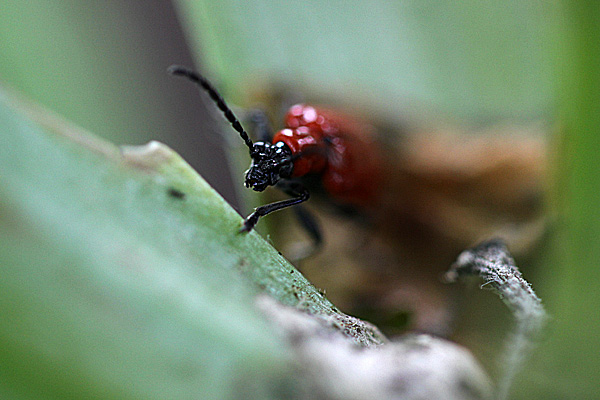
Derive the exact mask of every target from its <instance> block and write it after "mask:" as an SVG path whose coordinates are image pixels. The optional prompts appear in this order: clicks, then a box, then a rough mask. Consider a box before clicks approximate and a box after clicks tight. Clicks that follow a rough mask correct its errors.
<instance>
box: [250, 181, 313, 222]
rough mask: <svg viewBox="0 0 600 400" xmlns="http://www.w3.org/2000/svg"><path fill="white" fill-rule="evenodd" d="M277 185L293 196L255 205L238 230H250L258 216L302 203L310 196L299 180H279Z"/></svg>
mask: <svg viewBox="0 0 600 400" xmlns="http://www.w3.org/2000/svg"><path fill="white" fill-rule="evenodd" d="M277 186H278V187H279V188H280V189H281V190H283V191H284V192H285V193H287V194H289V195H290V196H294V198H292V199H287V200H281V201H277V202H275V203H271V204H266V205H264V206H260V207H257V208H256V209H254V212H253V213H252V214H250V215H248V217H247V218H246V219H245V220H244V225H243V226H242V228H241V229H240V232H250V231H251V230H252V228H254V226H255V225H256V223H257V222H258V220H259V218H260V217H264V216H265V215H267V214H270V213H272V212H274V211H278V210H281V209H283V208H287V207H291V206H294V205H296V204H300V203H303V202H305V201H306V200H308V198H309V197H310V193H309V192H308V189H306V188H305V187H304V185H302V184H301V183H300V182H296V181H280V184H278V185H277Z"/></svg>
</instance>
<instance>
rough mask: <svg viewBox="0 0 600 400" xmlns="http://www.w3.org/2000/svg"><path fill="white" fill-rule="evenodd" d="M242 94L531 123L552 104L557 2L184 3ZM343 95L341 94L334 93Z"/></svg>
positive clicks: (207, 57) (206, 48)
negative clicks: (266, 88) (284, 92)
mask: <svg viewBox="0 0 600 400" xmlns="http://www.w3.org/2000/svg"><path fill="white" fill-rule="evenodd" d="M178 4H179V5H180V7H179V10H180V12H179V14H180V16H181V19H182V21H183V22H184V24H185V27H186V28H187V32H188V36H189V40H190V43H191V44H192V45H193V46H194V48H195V49H196V51H197V53H198V54H199V58H200V60H201V61H202V63H203V64H204V65H207V66H208V67H209V68H210V70H211V72H212V73H213V74H214V75H216V76H217V77H218V78H220V79H222V80H223V82H224V83H225V84H226V85H227V88H229V89H231V94H232V96H235V95H236V92H239V90H240V88H241V87H244V86H247V85H250V84H252V83H253V82H254V80H255V79H256V77H259V78H260V79H263V80H264V81H265V82H269V81H271V82H272V81H283V82H286V83H289V84H295V85H300V86H301V87H303V88H305V89H308V90H311V91H312V92H314V93H312V92H311V93H310V94H311V95H314V94H315V93H316V94H318V95H320V96H327V97H328V98H330V99H339V100H340V101H342V102H343V101H347V100H349V99H353V101H354V102H356V103H357V104H360V105H363V106H371V107H373V108H375V109H376V110H378V111H386V112H388V113H389V114H391V115H397V114H411V113H412V114H418V115H421V116H423V115H424V114H428V116H429V117H430V118H431V117H433V115H432V114H431V113H430V112H431V111H432V110H436V111H440V110H441V111H443V112H444V113H448V114H449V115H452V116H458V117H463V118H470V119H474V120H476V121H481V120H483V121H487V120H495V119H498V118H532V117H539V116H541V115H544V114H545V113H546V112H547V111H548V107H549V106H550V105H551V104H552V88H553V82H552V80H551V79H552V78H551V64H550V63H549V60H548V57H547V56H546V51H547V50H548V47H549V46H550V44H549V41H548V39H547V36H548V31H547V30H548V27H549V25H548V23H552V22H553V18H555V16H556V14H555V9H554V7H553V5H552V4H545V3H543V2H536V1H519V0H511V1H504V2H497V1H493V0H485V1H476V0H469V1H461V2H456V1H448V0H426V1H423V0H414V1H413V0H409V1H385V0H370V1H363V0H353V1H342V0H334V1H327V2H323V1H317V0H305V1H300V2H281V1H273V0H259V1H252V2H247V1H240V0H225V1H219V2H214V1H205V0H179V1H178ZM334 101H335V100H334Z"/></svg>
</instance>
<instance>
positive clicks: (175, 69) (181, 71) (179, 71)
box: [167, 65, 253, 152]
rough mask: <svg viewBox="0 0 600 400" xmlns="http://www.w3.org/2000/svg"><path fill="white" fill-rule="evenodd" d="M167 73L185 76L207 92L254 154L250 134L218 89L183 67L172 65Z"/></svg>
mask: <svg viewBox="0 0 600 400" xmlns="http://www.w3.org/2000/svg"><path fill="white" fill-rule="evenodd" d="M167 72H168V73H170V74H172V75H177V76H184V77H186V78H188V79H189V80H190V81H192V82H194V83H195V84H197V85H198V86H200V87H201V88H202V89H203V90H204V91H205V92H207V93H208V95H209V96H210V98H211V100H212V101H214V102H215V104H216V105H217V107H219V110H221V112H223V115H224V116H225V118H226V119H227V121H229V123H230V124H231V126H232V127H233V129H235V130H236V132H238V133H239V134H240V136H241V137H242V139H243V140H244V142H245V143H246V146H248V148H249V149H250V151H251V152H252V148H253V143H252V140H250V137H249V136H248V133H246V131H245V130H244V128H243V127H242V124H241V123H240V121H239V120H238V119H237V118H236V116H235V115H234V114H233V111H231V109H230V108H229V107H228V106H227V104H226V103H225V100H223V98H222V97H221V95H220V94H219V92H217V89H215V87H214V86H213V85H212V84H211V83H210V82H209V81H208V79H206V78H205V77H203V76H202V75H200V74H199V73H197V72H195V71H192V70H191V69H189V68H186V67H182V66H181V65H171V66H170V67H169V69H167Z"/></svg>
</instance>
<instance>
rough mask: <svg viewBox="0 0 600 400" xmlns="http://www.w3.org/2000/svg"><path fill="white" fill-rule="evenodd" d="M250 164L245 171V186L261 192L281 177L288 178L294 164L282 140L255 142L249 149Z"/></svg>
mask: <svg viewBox="0 0 600 400" xmlns="http://www.w3.org/2000/svg"><path fill="white" fill-rule="evenodd" d="M250 157H252V164H250V168H249V169H248V171H246V187H248V188H252V189H253V190H255V191H257V192H262V191H263V190H265V189H266V188H267V187H268V186H273V185H275V184H276V183H277V182H279V180H280V179H282V178H289V177H290V176H291V174H292V169H293V168H294V164H293V161H292V152H291V150H290V149H289V147H287V145H286V144H285V143H283V142H277V143H275V144H271V143H268V142H255V143H254V145H253V146H252V150H251V151H250Z"/></svg>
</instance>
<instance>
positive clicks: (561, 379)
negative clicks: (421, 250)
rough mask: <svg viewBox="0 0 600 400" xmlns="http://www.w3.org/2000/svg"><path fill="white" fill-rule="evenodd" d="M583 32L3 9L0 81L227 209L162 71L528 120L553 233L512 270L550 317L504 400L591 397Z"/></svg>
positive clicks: (307, 13) (457, 22)
mask: <svg viewBox="0 0 600 400" xmlns="http://www.w3.org/2000/svg"><path fill="white" fill-rule="evenodd" d="M599 22H600V3H598V2H595V1H567V0H565V1H562V2H561V1H550V2H542V1H536V0H527V1H522V0H521V1H519V0H511V1H505V2H498V1H492V0H483V1H475V0H468V1H463V2H455V1H450V0H425V1H422V0H421V1H419V0H412V1H408V0H407V1H391V2H390V1H383V0H370V1H341V0H336V1H329V2H326V3H325V2H320V1H316V0H305V1H299V2H294V3H291V2H279V1H272V0H271V1H268V0H256V1H235V0H226V1H218V2H210V1H198V0H187V1H186V0H181V1H175V2H173V3H172V2H168V1H159V0H154V1H146V2H130V1H115V0H109V1H104V2H81V1H75V0H72V1H59V0H55V1H49V0H48V1H43V0H32V1H27V2H22V1H12V0H5V1H3V2H2V5H1V6H0V79H1V81H2V83H3V84H4V85H7V86H9V87H12V88H14V89H16V90H18V91H20V92H22V93H23V94H25V95H26V96H28V97H30V98H31V99H33V100H36V101H38V102H40V103H42V104H43V105H45V106H47V107H48V108H50V109H52V110H54V111H55V112H56V113H58V114H60V115H62V116H64V117H65V118H66V119H68V120H71V121H73V122H75V123H76V124H78V125H80V126H82V127H84V128H86V129H88V130H90V131H92V132H94V133H95V134H97V135H99V136H101V137H104V138H106V139H109V140H111V141H113V142H115V143H117V144H141V143H144V142H147V141H149V140H152V139H156V140H160V141H163V142H165V143H167V144H168V145H169V146H171V147H172V148H174V149H175V150H176V151H177V152H179V153H180V154H181V155H182V156H183V157H184V158H185V159H186V160H188V161H189V162H190V163H191V164H192V165H193V166H194V167H196V168H197V169H198V171H200V173H201V174H202V175H203V176H204V177H205V178H206V179H207V180H208V181H209V182H210V183H211V184H212V185H213V186H214V187H215V188H216V189H217V190H218V191H219V192H220V193H222V194H223V195H224V196H225V197H226V198H227V199H228V200H229V201H230V202H232V203H233V204H235V205H236V206H238V207H242V206H240V205H239V200H238V197H239V196H238V195H237V194H236V191H237V188H238V186H239V185H237V184H235V183H234V182H239V178H238V177H237V176H238V175H240V174H241V172H242V171H241V170H235V171H229V162H228V160H227V158H228V157H229V154H230V153H231V151H230V150H229V146H228V145H227V143H228V142H229V140H228V139H226V138H224V136H225V137H227V135H229V134H230V133H228V132H229V131H228V130H225V135H222V134H221V128H222V127H223V124H222V123H220V122H221V120H220V118H219V116H218V115H216V114H215V112H214V109H213V108H214V107H213V106H212V104H210V103H208V104H206V103H205V101H203V99H202V97H201V96H198V94H197V91H196V90H195V89H194V88H193V87H189V86H188V85H187V84H184V83H181V82H180V81H176V80H174V79H172V78H170V77H169V76H167V75H166V73H165V69H166V67H167V66H168V65H170V64H172V63H179V64H187V65H192V64H193V65H195V66H196V67H197V68H202V70H203V71H205V72H206V73H207V74H208V75H209V76H211V77H213V80H214V81H215V82H217V83H218V85H219V86H220V87H221V88H223V90H224V94H225V95H226V97H228V98H231V99H233V100H237V101H238V102H239V103H242V102H243V101H244V98H245V94H244V91H245V90H246V88H248V87H249V86H250V83H252V82H261V81H269V80H272V81H277V82H289V83H292V84H294V85H299V86H303V87H311V88H314V90H315V92H318V93H317V94H318V95H322V96H330V97H334V98H335V97H337V98H341V99H344V98H351V99H352V102H353V103H358V104H362V105H363V106H364V107H365V108H366V109H372V110H374V112H377V113H382V114H384V115H391V116H394V115H396V114H402V115H409V116H411V118H416V119H419V120H422V121H424V123H432V120H435V119H436V118H438V117H439V116H440V115H442V116H443V118H446V119H452V120H456V121H459V122H460V123H461V124H464V125H473V126H481V125H485V124H490V123H494V122H500V121H519V122H521V121H535V120H539V119H543V120H545V121H546V122H548V123H549V125H550V126H552V127H554V129H552V132H551V133H552V134H553V143H554V145H555V146H554V147H553V158H552V161H553V165H552V169H553V170H554V171H555V174H554V178H555V179H554V182H553V188H552V194H553V195H552V196H551V208H552V209H553V210H554V211H555V212H556V218H555V220H554V223H553V227H552V232H551V235H550V236H551V238H550V239H549V244H548V245H547V246H546V247H545V249H544V251H543V254H542V256H541V257H540V258H539V259H538V260H537V262H536V263H535V265H521V267H522V268H523V270H524V271H525V276H526V277H527V278H528V279H529V280H530V281H531V282H532V283H533V285H534V288H536V289H537V291H538V294H539V295H540V297H541V298H542V299H543V300H544V302H545V304H546V305H547V307H548V311H549V312H550V314H551V315H552V317H553V319H552V321H551V323H550V326H549V329H548V331H547V336H546V337H544V339H543V342H542V344H541V345H540V347H539V348H538V349H537V350H536V352H535V354H534V356H533V359H532V360H531V362H529V363H528V367H527V368H528V369H527V370H526V371H524V372H523V374H522V376H521V377H520V378H519V381H518V386H517V388H515V390H514V398H523V399H525V398H590V397H593V396H594V395H593V394H594V393H598V391H600V387H599V385H598V383H596V377H597V371H599V370H600V363H599V362H598V358H597V354H598V351H599V350H600V336H599V335H598V334H597V331H598V328H599V325H600V323H599V322H598V317H597V315H598V312H597V309H598V306H599V305H600V294H599V293H600V292H599V291H597V290H596V289H595V288H594V286H593V285H594V284H595V283H598V282H600V276H599V274H600V269H599V268H598V265H597V264H598V260H600V257H599V256H600V254H599V253H600V246H599V244H600V243H599V240H600V215H599V214H600V211H599V208H598V193H600V170H599V169H598V167H597V166H596V164H595V161H596V160H595V155H596V152H597V151H598V149H599V148H600V146H599V143H598V141H600V132H599V130H600V112H598V110H597V107H598V104H600V99H599V97H600V90H599V89H600V75H599V69H598V68H599V67H598V66H599V65H600V35H599V33H600V29H599V26H600V24H599ZM332 94H334V95H332ZM215 115H216V118H215ZM207 126H209V127H210V128H209V129H206V127H207ZM202 129H203V130H204V131H205V132H208V134H207V135H206V136H203V137H201V136H200V135H199V134H198V133H199V132H200V131H201V130H202ZM1 140H2V139H1V138H0V143H1ZM233 142H235V137H234V138H233ZM231 174H234V175H235V177H234V178H232V176H231ZM243 210H246V208H243ZM517 261H518V260H517Z"/></svg>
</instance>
